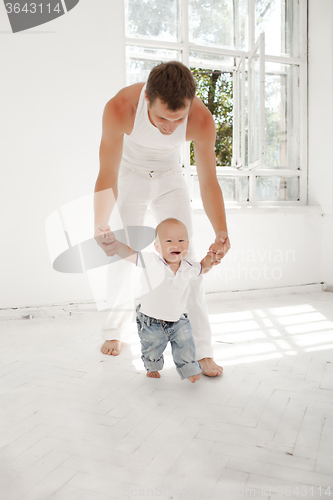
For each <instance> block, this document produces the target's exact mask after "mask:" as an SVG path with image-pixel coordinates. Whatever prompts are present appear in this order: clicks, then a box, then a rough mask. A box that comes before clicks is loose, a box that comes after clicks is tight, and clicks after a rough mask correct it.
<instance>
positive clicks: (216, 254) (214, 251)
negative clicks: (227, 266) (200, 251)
mask: <svg viewBox="0 0 333 500" xmlns="http://www.w3.org/2000/svg"><path fill="white" fill-rule="evenodd" d="M207 256H209V258H210V259H211V265H212V266H216V265H217V264H219V263H220V262H221V246H220V245H218V244H217V243H212V245H210V247H209V251H208V252H207Z"/></svg>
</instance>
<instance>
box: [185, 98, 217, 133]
mask: <svg viewBox="0 0 333 500" xmlns="http://www.w3.org/2000/svg"><path fill="white" fill-rule="evenodd" d="M212 135H214V136H215V123H214V118H213V116H212V114H211V112H210V111H209V109H208V108H206V106H205V105H204V103H203V102H202V101H201V100H200V99H199V97H197V96H196V97H195V98H194V99H193V103H192V106H191V108H190V112H189V115H188V122H187V133H186V140H188V141H189V140H193V141H197V140H205V138H206V137H207V139H209V138H210V136H212Z"/></svg>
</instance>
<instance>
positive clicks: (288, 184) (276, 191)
mask: <svg viewBox="0 0 333 500" xmlns="http://www.w3.org/2000/svg"><path fill="white" fill-rule="evenodd" d="M256 198H257V200H259V201H264V200H268V201H299V177H267V176H262V177H260V176H257V177H256Z"/></svg>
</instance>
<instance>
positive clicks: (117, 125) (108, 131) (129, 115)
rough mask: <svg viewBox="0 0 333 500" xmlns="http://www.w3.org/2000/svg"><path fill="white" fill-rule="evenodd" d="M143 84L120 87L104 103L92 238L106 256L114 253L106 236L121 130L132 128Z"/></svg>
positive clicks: (114, 192)
mask: <svg viewBox="0 0 333 500" xmlns="http://www.w3.org/2000/svg"><path fill="white" fill-rule="evenodd" d="M142 85H143V84H135V85H132V86H130V87H126V88H124V89H122V90H121V91H120V92H118V94H117V95H116V96H115V97H113V98H112V99H111V100H110V101H109V102H108V103H107V104H106V106H105V109H104V113H103V132H102V140H101V145H100V150H99V157H100V170H99V174H98V177H97V181H96V185H95V196H94V211H95V224H94V225H95V239H96V241H97V243H98V245H100V247H101V248H103V250H104V251H105V253H106V254H107V255H108V256H112V255H114V254H115V252H114V247H113V244H112V243H111V242H110V240H109V237H108V231H110V226H109V225H108V223H109V219H110V215H111V212H112V210H113V208H114V205H115V203H116V200H117V197H118V173H119V167H120V162H121V157H122V151H123V139H124V134H125V133H126V134H130V133H131V131H132V128H133V123H134V117H135V111H136V105H137V101H138V98H139V94H140V91H141V88H142Z"/></svg>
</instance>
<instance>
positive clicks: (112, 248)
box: [94, 224, 119, 257]
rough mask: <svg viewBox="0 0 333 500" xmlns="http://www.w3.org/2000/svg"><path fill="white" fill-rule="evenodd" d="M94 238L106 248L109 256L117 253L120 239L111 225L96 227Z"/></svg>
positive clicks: (105, 250)
mask: <svg viewBox="0 0 333 500" xmlns="http://www.w3.org/2000/svg"><path fill="white" fill-rule="evenodd" d="M94 238H95V240H96V242H97V245H99V246H100V247H101V248H102V249H103V250H104V252H105V253H106V255H107V256H108V257H113V256H114V255H116V253H117V250H118V249H119V241H118V240H116V238H115V235H114V234H113V233H112V232H111V229H110V226H109V225H107V224H105V225H100V226H98V227H96V228H95V235H94Z"/></svg>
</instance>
